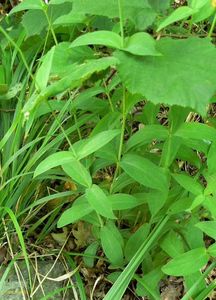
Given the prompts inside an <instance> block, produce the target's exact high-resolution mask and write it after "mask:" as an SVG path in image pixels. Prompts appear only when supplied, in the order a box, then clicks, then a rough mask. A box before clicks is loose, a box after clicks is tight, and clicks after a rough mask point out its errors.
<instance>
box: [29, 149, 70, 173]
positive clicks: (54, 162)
mask: <svg viewBox="0 0 216 300" xmlns="http://www.w3.org/2000/svg"><path fill="white" fill-rule="evenodd" d="M74 160H75V157H74V154H73V153H72V152H70V151H59V152H57V153H54V154H51V155H50V156H48V157H47V158H45V159H44V160H43V161H42V162H41V163H40V164H39V165H38V166H37V168H36V169H35V171H34V177H36V176H38V175H40V174H42V173H44V172H46V171H48V170H50V169H52V168H55V167H58V166H62V165H65V164H67V163H70V162H73V161H74Z"/></svg>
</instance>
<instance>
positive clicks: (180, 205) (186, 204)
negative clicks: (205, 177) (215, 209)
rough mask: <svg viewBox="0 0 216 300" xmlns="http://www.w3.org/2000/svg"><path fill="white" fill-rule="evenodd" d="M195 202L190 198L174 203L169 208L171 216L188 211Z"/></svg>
mask: <svg viewBox="0 0 216 300" xmlns="http://www.w3.org/2000/svg"><path fill="white" fill-rule="evenodd" d="M192 202H193V199H191V198H189V197H185V198H181V199H179V200H177V201H176V202H174V203H172V204H171V205H170V207H169V214H170V215H173V214H179V213H181V212H183V211H187V210H188V209H189V208H190V207H191V204H192Z"/></svg>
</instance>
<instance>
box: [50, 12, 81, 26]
mask: <svg viewBox="0 0 216 300" xmlns="http://www.w3.org/2000/svg"><path fill="white" fill-rule="evenodd" d="M85 19H86V18H85V16H84V14H82V13H78V12H74V11H73V10H71V11H70V12H69V13H68V14H66V15H63V14H61V16H60V17H58V18H57V19H56V20H55V21H54V22H53V25H71V24H79V23H84V22H85Z"/></svg>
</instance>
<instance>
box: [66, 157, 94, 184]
mask: <svg viewBox="0 0 216 300" xmlns="http://www.w3.org/2000/svg"><path fill="white" fill-rule="evenodd" d="M62 168H63V170H64V171H65V173H66V174H67V175H68V176H70V178H71V179H73V180H75V181H76V182H77V183H79V184H81V185H83V186H85V187H91V185H92V179H91V175H90V174H89V172H88V171H87V169H86V168H85V167H84V166H83V165H82V164H81V162H79V161H78V160H75V159H74V160H73V161H71V162H68V163H67V164H64V165H62Z"/></svg>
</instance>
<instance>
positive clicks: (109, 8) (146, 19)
mask: <svg viewBox="0 0 216 300" xmlns="http://www.w3.org/2000/svg"><path fill="white" fill-rule="evenodd" d="M121 4H122V10H123V18H124V21H126V20H128V19H129V20H130V21H131V22H132V23H133V24H134V25H135V27H136V28H137V29H139V30H144V29H145V28H146V27H147V26H149V25H151V24H152V22H153V21H154V19H155V17H156V13H155V11H154V10H153V9H152V7H151V5H150V4H149V2H148V0H142V1H140V0H131V1H128V0H122V1H121ZM73 9H74V11H75V12H79V13H86V14H91V15H99V16H106V17H109V18H112V19H113V18H116V17H119V6H118V0H109V4H107V1H106V0H100V1H95V0H82V1H80V0H74V7H73Z"/></svg>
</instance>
